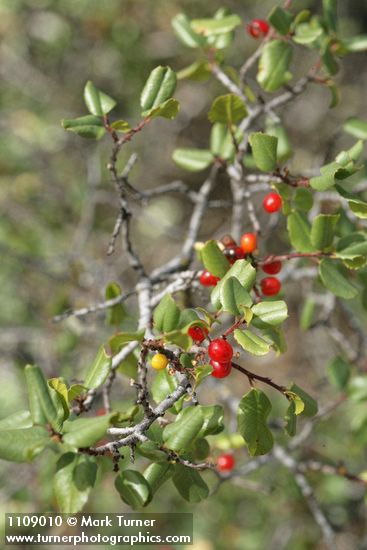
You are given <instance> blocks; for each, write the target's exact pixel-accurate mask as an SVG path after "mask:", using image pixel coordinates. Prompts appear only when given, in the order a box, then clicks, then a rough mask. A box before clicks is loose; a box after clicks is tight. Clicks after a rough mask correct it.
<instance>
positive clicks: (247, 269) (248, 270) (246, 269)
mask: <svg viewBox="0 0 367 550" xmlns="http://www.w3.org/2000/svg"><path fill="white" fill-rule="evenodd" d="M230 277H235V278H236V279H237V280H238V281H239V282H240V284H241V285H242V286H243V287H244V288H245V290H247V291H250V290H251V289H252V287H253V285H254V282H255V279H256V269H255V268H254V267H253V266H252V265H251V263H250V262H248V261H247V260H237V261H236V262H235V263H234V264H233V265H232V267H231V268H230V269H229V270H228V271H227V273H226V274H225V275H224V277H223V278H222V280H221V281H219V282H218V284H217V285H216V286H215V287H214V288H213V290H212V292H211V295H210V300H211V302H212V304H213V306H214V307H215V308H216V309H219V308H220V307H221V293H222V288H223V285H224V284H225V281H227V279H229V278H230Z"/></svg>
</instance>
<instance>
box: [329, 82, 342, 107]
mask: <svg viewBox="0 0 367 550" xmlns="http://www.w3.org/2000/svg"><path fill="white" fill-rule="evenodd" d="M326 86H327V87H328V88H329V92H330V97H331V99H330V104H329V109H333V108H334V107H336V106H337V105H338V103H339V101H340V93H339V88H338V87H337V85H336V84H335V82H334V81H333V80H329V81H328V82H327V83H326Z"/></svg>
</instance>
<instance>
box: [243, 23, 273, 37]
mask: <svg viewBox="0 0 367 550" xmlns="http://www.w3.org/2000/svg"><path fill="white" fill-rule="evenodd" d="M269 28H270V27H269V24H268V23H267V22H266V21H264V19H253V20H252V21H251V23H249V24H248V25H247V32H248V33H249V34H250V35H251V36H252V37H253V38H260V37H261V38H263V37H264V36H266V35H267V34H268V32H269Z"/></svg>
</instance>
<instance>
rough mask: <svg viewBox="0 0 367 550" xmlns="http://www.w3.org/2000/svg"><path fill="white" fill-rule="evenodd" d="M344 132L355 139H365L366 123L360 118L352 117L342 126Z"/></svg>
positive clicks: (366, 136)
mask: <svg viewBox="0 0 367 550" xmlns="http://www.w3.org/2000/svg"><path fill="white" fill-rule="evenodd" d="M343 128H344V131H345V132H347V133H348V134H350V135H351V136H354V137H355V138H357V139H363V140H366V139H367V122H366V121H365V120H361V119H360V118H356V117H352V118H348V120H347V121H346V122H345V123H344V125H343Z"/></svg>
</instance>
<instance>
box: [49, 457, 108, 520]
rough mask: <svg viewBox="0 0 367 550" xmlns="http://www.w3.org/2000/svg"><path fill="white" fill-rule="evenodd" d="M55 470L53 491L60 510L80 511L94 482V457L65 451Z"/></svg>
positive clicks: (74, 512) (64, 511) (68, 512)
mask: <svg viewBox="0 0 367 550" xmlns="http://www.w3.org/2000/svg"><path fill="white" fill-rule="evenodd" d="M56 470H57V471H56V473H55V475H54V493H55V497H56V501H57V505H58V508H59V510H60V512H62V513H65V514H76V513H77V512H80V511H81V510H82V508H83V506H84V505H85V504H86V503H87V501H88V497H89V494H90V491H91V489H92V488H93V487H94V484H95V482H96V477H97V464H96V459H95V458H94V457H92V456H87V455H81V454H74V453H66V454H64V455H62V456H61V457H60V458H59V460H58V461H57V464H56Z"/></svg>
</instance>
